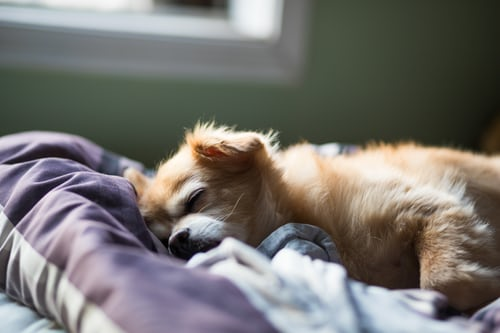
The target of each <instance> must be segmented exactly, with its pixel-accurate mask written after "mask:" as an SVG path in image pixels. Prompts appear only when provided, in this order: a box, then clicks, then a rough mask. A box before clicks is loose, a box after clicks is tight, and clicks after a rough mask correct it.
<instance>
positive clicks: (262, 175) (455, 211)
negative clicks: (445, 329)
mask: <svg viewBox="0 0 500 333" xmlns="http://www.w3.org/2000/svg"><path fill="white" fill-rule="evenodd" d="M125 177H126V178H128V179H129V180H130V182H131V183H132V184H133V185H134V187H135V189H136V192H137V195H138V205H139V208H140V210H141V213H142V214H143V216H144V219H145V221H146V222H147V223H148V224H149V225H150V227H151V228H152V230H153V231H154V232H155V233H156V234H157V235H158V236H159V237H160V238H163V239H168V247H169V249H170V252H171V253H172V254H174V255H175V256H177V257H180V258H184V259H188V258H190V257H191V256H192V255H193V254H194V253H196V252H200V251H207V250H209V249H211V248H213V247H215V246H217V245H218V244H219V243H220V242H221V240H222V239H223V238H225V237H234V238H237V239H239V240H242V241H244V242H246V243H248V244H250V245H253V246H257V245H258V244H259V243H260V242H261V241H262V240H263V239H264V238H265V237H266V236H268V235H269V234H270V233H271V232H272V231H274V230H275V229H277V228H278V227H280V226H281V225H283V224H285V223H287V222H290V221H296V222H302V223H308V224H312V225H316V226H318V227H320V228H322V229H324V230H325V231H326V232H327V233H328V234H329V235H330V236H331V237H332V239H333V241H334V242H335V244H336V246H337V248H338V251H339V254H340V257H341V259H342V263H343V264H344V266H345V268H346V270H347V272H348V273H349V275H350V276H351V277H352V278H354V279H357V280H360V281H363V282H365V283H368V284H374V285H379V286H383V287H387V288H415V287H420V288H425V289H433V290H437V291H440V292H442V293H444V294H445V295H446V296H447V297H448V299H449V302H450V304H451V305H453V306H455V307H456V308H458V309H459V310H463V311H471V310H473V309H475V308H478V307H480V306H482V305H484V304H485V303H487V302H489V301H491V300H493V299H495V298H497V297H500V157H487V156H481V155H477V154H473V153H469V152H463V151H458V150H453V149H448V148H430V147H421V146H418V145H415V144H399V145H374V146H369V147H367V148H365V149H362V150H360V151H358V152H356V153H353V154H349V155H341V156H336V157H324V156H320V155H319V154H317V152H316V151H315V150H314V149H313V148H312V146H311V145H308V144H299V145H295V146H292V147H290V148H288V149H286V150H283V151H279V150H278V149H277V144H276V140H275V135H273V133H258V132H242V131H235V130H234V129H232V128H228V127H223V126H222V127H217V126H215V125H213V124H199V125H197V126H196V127H195V128H194V129H193V130H192V131H188V132H187V133H186V138H185V142H184V143H183V144H182V145H181V147H180V148H179V150H178V152H177V153H176V154H175V155H173V156H172V157H171V158H170V159H168V160H166V161H164V162H163V163H161V165H160V166H159V168H158V170H157V173H156V176H155V177H154V178H148V177H146V176H144V175H142V174H141V173H139V172H138V171H136V170H133V169H128V170H126V172H125Z"/></svg>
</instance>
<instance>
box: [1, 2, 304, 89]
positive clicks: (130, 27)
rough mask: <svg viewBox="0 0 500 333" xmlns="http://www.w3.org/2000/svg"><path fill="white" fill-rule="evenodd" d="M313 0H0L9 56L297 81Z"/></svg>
mask: <svg viewBox="0 0 500 333" xmlns="http://www.w3.org/2000/svg"><path fill="white" fill-rule="evenodd" d="M308 2H309V1H308V0H225V1H224V0H163V1H161V0H108V1H100V0H0V44H1V45H2V50H1V52H0V64H1V65H10V66H28V67H38V68H55V69H67V70H79V71H87V72H104V73H114V74H119V73H125V74H132V75H147V76H181V77H186V76H188V77H189V76H192V77H216V78H234V79H254V80H255V79H258V80H271V81H293V80H295V79H297V78H298V77H299V76H300V73H301V70H302V66H303V62H304V39H305V34H306V26H307V24H306V23H307V20H306V19H307V15H308V12H309V11H308V7H309V5H308Z"/></svg>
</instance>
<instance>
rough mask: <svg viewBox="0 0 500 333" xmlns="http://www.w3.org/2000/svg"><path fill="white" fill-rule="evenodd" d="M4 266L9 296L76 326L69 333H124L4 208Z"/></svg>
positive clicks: (0, 219) (0, 229)
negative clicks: (18, 227) (41, 251)
mask: <svg viewBox="0 0 500 333" xmlns="http://www.w3.org/2000/svg"><path fill="white" fill-rule="evenodd" d="M0 263H1V265H0V274H1V276H3V277H5V278H6V290H5V293H6V294H7V295H10V296H13V297H14V298H16V299H18V300H30V299H32V300H33V304H32V306H34V308H35V309H36V311H37V312H38V313H40V314H42V315H44V316H46V317H48V318H54V316H57V317H56V318H55V320H56V321H57V322H58V323H72V324H73V325H74V326H71V327H67V329H68V331H69V332H82V333H87V332H89V333H90V332H107V333H108V332H109V333H121V332H123V331H122V330H121V329H120V328H119V327H118V326H116V324H115V323H114V322H112V321H111V319H109V318H108V317H107V316H106V315H105V313H104V312H102V311H101V310H100V309H99V307H97V306H95V305H94V304H93V303H91V302H89V301H88V300H87V299H85V297H84V295H83V294H82V293H81V292H80V291H79V290H78V289H77V288H75V287H74V286H73V284H72V283H71V282H70V281H69V280H68V278H67V277H66V276H65V275H64V273H63V272H62V271H61V270H60V269H59V268H58V267H57V266H55V265H53V264H52V263H50V262H48V261H47V260H46V259H45V258H44V257H43V256H41V255H40V254H39V253H38V252H37V251H36V250H35V249H34V248H33V247H32V246H31V245H30V244H29V243H28V242H27V241H26V240H25V239H24V237H23V235H22V234H20V233H19V232H18V231H17V230H16V229H15V227H14V225H13V224H12V223H11V222H10V221H9V219H8V217H7V216H6V215H5V214H4V211H3V207H2V206H1V205H0ZM59 314H65V315H66V316H67V318H61V316H60V315H59ZM3 329H7V328H6V327H3V326H2V331H3Z"/></svg>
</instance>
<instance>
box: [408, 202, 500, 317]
mask: <svg viewBox="0 0 500 333" xmlns="http://www.w3.org/2000/svg"><path fill="white" fill-rule="evenodd" d="M493 233H494V231H493V230H492V228H490V226H488V225H487V224H486V223H483V222H481V221H480V220H479V219H478V218H477V217H476V216H474V215H471V214H470V212H468V211H464V209H462V208H459V207H456V208H451V209H447V210H446V211H445V212H441V213H440V214H436V215H435V216H433V217H432V218H431V220H429V222H428V224H426V225H425V226H424V228H423V229H422V232H421V235H420V239H419V241H418V242H417V253H418V256H419V261H420V286H421V288H424V289H433V290H437V291H440V292H442V293H443V294H445V295H446V296H447V297H448V300H449V303H450V304H451V305H452V306H454V307H456V308H457V309H459V310H462V311H465V312H468V311H472V310H474V309H477V308H479V307H480V306H482V305H484V304H485V303H487V302H489V301H491V300H493V299H495V298H498V297H500V268H499V267H498V260H499V258H500V253H497V251H496V250H495V246H494V235H493Z"/></svg>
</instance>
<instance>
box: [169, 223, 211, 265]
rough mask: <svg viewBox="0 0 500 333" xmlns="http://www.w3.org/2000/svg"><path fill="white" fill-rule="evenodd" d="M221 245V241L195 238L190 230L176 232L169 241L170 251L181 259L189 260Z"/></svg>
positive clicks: (184, 229)
mask: <svg viewBox="0 0 500 333" xmlns="http://www.w3.org/2000/svg"><path fill="white" fill-rule="evenodd" d="M219 244H220V240H214V239H207V238H202V239H199V238H196V237H193V235H192V231H191V229H190V228H183V229H180V230H178V231H176V232H175V233H174V234H173V235H172V236H170V238H169V240H168V250H169V251H170V253H171V254H172V255H173V256H175V257H177V258H180V259H184V260H188V259H190V258H191V257H192V256H194V255H195V254H196V253H198V252H205V251H208V250H210V249H212V248H214V247H216V246H217V245H219Z"/></svg>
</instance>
